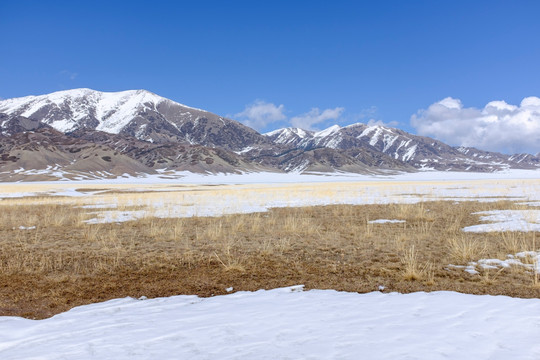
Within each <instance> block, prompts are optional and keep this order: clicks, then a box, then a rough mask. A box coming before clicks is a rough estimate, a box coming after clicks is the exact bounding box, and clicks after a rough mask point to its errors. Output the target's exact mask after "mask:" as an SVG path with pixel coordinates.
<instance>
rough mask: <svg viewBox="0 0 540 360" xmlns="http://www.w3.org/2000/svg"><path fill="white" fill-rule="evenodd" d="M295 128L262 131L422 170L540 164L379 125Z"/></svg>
mask: <svg viewBox="0 0 540 360" xmlns="http://www.w3.org/2000/svg"><path fill="white" fill-rule="evenodd" d="M298 130H300V129H296V130H295V131H291V129H290V128H287V129H279V130H275V131H273V132H271V133H267V134H264V135H265V136H267V137H269V138H270V139H272V140H273V141H274V142H279V143H281V144H294V146H296V147H299V148H303V149H318V148H329V149H339V150H351V149H366V150H372V151H376V152H380V153H382V154H384V155H386V156H387V157H389V158H392V159H394V160H397V161H399V162H402V163H405V164H408V165H410V166H412V167H414V168H416V169H421V170H454V171H456V170H457V171H460V170H461V171H463V170H465V171H468V170H471V171H495V170H501V169H506V168H511V167H512V168H537V167H539V166H540V159H538V157H537V156H533V155H530V154H518V155H512V156H509V155H504V154H500V153H495V152H488V151H481V150H478V149H474V148H464V147H459V148H456V147H452V146H449V145H447V144H444V143H443V142H441V141H438V140H434V139H432V138H428V137H423V136H417V135H413V134H410V133H407V132H405V131H403V130H400V129H396V128H390V127H387V126H382V125H367V124H363V123H357V124H352V125H348V126H345V127H340V126H338V125H334V126H331V127H329V128H327V129H325V130H322V131H319V132H304V133H302V135H303V136H301V137H300V136H298V135H297V134H298ZM386 162H387V163H388V160H386Z"/></svg>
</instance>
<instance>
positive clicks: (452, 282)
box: [0, 194, 540, 318]
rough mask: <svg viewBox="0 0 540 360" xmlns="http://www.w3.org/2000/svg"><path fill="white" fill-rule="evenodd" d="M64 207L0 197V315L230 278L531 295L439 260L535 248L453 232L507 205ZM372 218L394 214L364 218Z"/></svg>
mask: <svg viewBox="0 0 540 360" xmlns="http://www.w3.org/2000/svg"><path fill="white" fill-rule="evenodd" d="M330 195H331V194H330ZM330 195H329V196H330ZM34 200H35V199H34ZM74 205H76V204H62V203H60V204H51V203H50V201H49V202H47V201H45V200H44V201H43V202H39V203H37V204H36V202H35V201H34V202H32V203H31V204H30V203H27V202H26V200H21V201H20V202H18V203H17V202H15V201H7V202H2V203H0V249H1V250H0V315H20V316H26V317H32V318H43V317H47V316H51V315H53V314H55V313H58V312H61V311H64V310H66V309H69V308H71V307H73V306H76V305H80V304H85V303H90V302H96V301H102V300H106V299H110V298H116V297H122V296H134V297H139V296H142V295H145V296H148V297H153V296H168V295H174V294H198V295H201V296H211V295H216V294H223V293H225V289H226V288H228V287H230V286H234V288H235V289H237V290H257V289H260V288H274V287H279V286H288V285H294V284H305V285H306V287H308V288H332V289H337V290H345V291H358V292H368V291H374V290H377V289H378V286H379V285H384V286H385V288H386V290H387V291H400V292H410V291H419V290H423V291H433V290H455V291H461V292H468V293H475V294H506V295H512V296H520V297H538V296H539V295H540V288H539V287H538V285H537V283H538V279H537V276H533V277H534V279H533V281H531V274H530V273H528V272H527V271H526V270H523V269H521V268H512V269H504V270H501V271H499V270H489V271H488V270H486V271H483V272H482V274H480V275H470V274H468V273H465V272H464V271H462V270H461V269H451V268H450V269H449V268H447V265H448V264H457V265H465V264H467V262H469V261H475V260H478V259H480V258H494V257H499V258H501V256H505V254H509V253H516V252H519V251H528V250H532V249H536V234H535V233H491V234H474V233H463V232H461V229H462V228H463V227H465V226H469V225H474V224H477V223H478V216H477V215H471V214H473V213H474V212H478V211H484V210H493V209H509V208H511V207H516V205H515V204H513V203H511V202H508V201H499V202H494V203H476V202H463V203H459V204H456V203H453V202H444V201H435V202H423V203H419V204H412V205H363V206H352V205H336V206H318V207H303V208H278V209H272V210H271V211H269V212H267V213H253V214H244V215H226V216H221V217H190V218H182V219H178V218H163V219H162V218H155V217H151V216H147V217H144V218H142V219H140V220H137V221H130V222H125V223H119V224H93V225H89V224H86V223H85V222H84V220H86V219H89V218H91V217H92V216H90V215H89V214H88V213H89V212H92V211H96V210H95V209H83V208H80V207H77V206H74ZM133 206H138V205H133ZM519 208H525V207H522V206H521V207H519ZM378 218H386V219H394V218H397V219H403V220H405V221H406V222H405V223H402V224H369V223H368V221H369V220H370V219H378ZM19 226H27V227H28V226H36V228H35V229H32V230H21V229H19ZM536 250H537V249H536ZM386 290H385V291H386Z"/></svg>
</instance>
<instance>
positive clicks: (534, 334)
mask: <svg viewBox="0 0 540 360" xmlns="http://www.w3.org/2000/svg"><path fill="white" fill-rule="evenodd" d="M301 289H302V288H301V287H289V288H281V289H274V290H269V291H264V290H260V291H257V292H238V293H234V294H230V295H224V296H216V297H211V298H206V299H203V298H198V297H196V296H174V297H169V298H158V299H151V300H136V299H132V298H124V299H117V300H111V301H107V302H104V303H99V304H92V305H86V306H81V307H78V308H75V309H72V310H70V311H68V312H66V313H63V314H60V315H57V316H54V317H52V318H50V319H46V320H39V321H35V320H26V319H21V318H8V317H4V318H0V334H3V336H2V337H0V356H1V357H2V359H6V360H8V359H21V358H26V359H30V358H36V359H37V358H39V359H43V360H45V359H75V358H76V359H104V358H109V359H111V358H114V359H151V358H152V359H253V358H257V359H358V358H363V359H404V358H407V359H429V360H434V359H448V358H450V359H475V360H477V359H509V358H513V359H538V358H540V344H539V343H538V338H539V336H540V300H538V299H530V300H523V299H514V298H510V297H505V296H474V295H466V294H459V293H454V292H433V293H422V292H419V293H413V294H407V295H402V294H397V293H389V294H383V293H379V292H373V293H368V294H357V293H346V292H336V291H333V290H310V291H302V290H301Z"/></svg>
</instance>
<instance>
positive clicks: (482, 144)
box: [411, 96, 540, 154]
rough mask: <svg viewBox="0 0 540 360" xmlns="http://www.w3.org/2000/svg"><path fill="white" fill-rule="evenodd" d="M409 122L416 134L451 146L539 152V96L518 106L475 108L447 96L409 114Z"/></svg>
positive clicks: (502, 103) (496, 103) (499, 103)
mask: <svg viewBox="0 0 540 360" xmlns="http://www.w3.org/2000/svg"><path fill="white" fill-rule="evenodd" d="M411 125H412V126H413V127H414V128H416V130H417V133H418V134H419V135H425V136H431V137H434V138H436V139H439V140H441V141H444V142H446V143H449V144H451V145H460V146H473V147H476V148H479V149H482V150H490V151H500V152H504V153H518V152H527V153H531V154H536V153H538V151H540V98H538V97H534V96H531V97H527V98H525V99H523V100H522V101H521V104H520V105H519V106H516V105H511V104H508V103H506V102H505V101H500V100H499V101H491V102H489V103H488V104H487V105H486V106H485V107H484V108H483V109H477V108H473V107H470V108H466V107H464V106H463V104H462V103H461V101H460V100H459V99H454V98H451V97H447V98H446V99H443V100H441V101H439V102H436V103H434V104H432V105H430V106H429V107H428V108H427V109H422V110H419V111H418V112H417V113H416V114H415V115H413V116H411Z"/></svg>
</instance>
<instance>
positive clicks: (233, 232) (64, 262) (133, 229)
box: [0, 171, 540, 359]
mask: <svg viewBox="0 0 540 360" xmlns="http://www.w3.org/2000/svg"><path fill="white" fill-rule="evenodd" d="M539 175H540V172H534V171H511V172H505V173H495V174H471V173H435V172H431V173H430V172H426V173H415V174H401V175H390V176H388V177H365V176H359V175H351V174H338V175H335V176H321V175H295V174H289V175H287V176H285V175H279V174H247V175H229V176H201V175H193V174H176V175H175V176H169V178H164V176H163V175H161V176H160V177H155V178H147V179H136V178H124V179H119V180H116V181H110V180H97V181H84V182H76V181H66V182H50V183H4V184H0V199H1V200H0V248H1V249H2V251H1V252H0V315H4V316H0V357H1V358H2V359H19V358H34V357H39V358H43V359H57V358H116V359H122V358H201V359H206V358H220V359H221V358H226V359H227V358H228V359H235V358H238V359H240V358H268V359H270V358H283V359H285V358H295V359H296V358H320V359H327V358H336V359H337V358H339V359H343V358H350V359H355V358H358V356H359V354H361V355H362V356H363V358H370V359H386V358H388V359H389V358H417V359H439V358H460V359H497V358H501V359H502V358H508V357H510V356H512V357H515V358H520V359H537V358H539V357H540V346H539V345H538V342H537V339H538V337H539V336H540V315H539V314H540V300H539V298H540V285H539V282H540V277H539V274H540V264H539V262H540V251H539V250H540V237H538V236H537V235H538V234H539V232H540V207H539V206H540V176H539ZM298 284H305V287H306V288H307V289H308V290H304V289H303V287H302V286H293V285H298ZM259 289H273V290H259ZM317 289H332V290H317ZM473 294H475V295H473ZM173 295H177V296H173ZM69 309H71V310H69ZM66 310H69V311H67V312H66ZM53 315H54V316H53ZM19 316H22V317H25V318H26V319H24V318H22V317H19ZM51 316H52V317H51ZM31 319H43V320H31Z"/></svg>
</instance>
